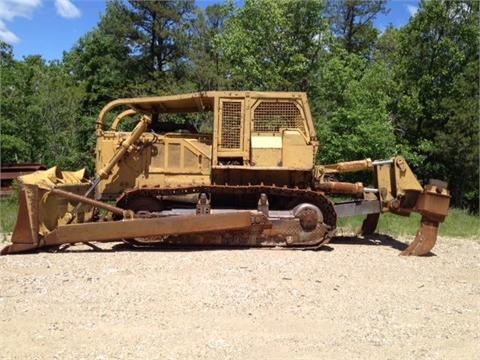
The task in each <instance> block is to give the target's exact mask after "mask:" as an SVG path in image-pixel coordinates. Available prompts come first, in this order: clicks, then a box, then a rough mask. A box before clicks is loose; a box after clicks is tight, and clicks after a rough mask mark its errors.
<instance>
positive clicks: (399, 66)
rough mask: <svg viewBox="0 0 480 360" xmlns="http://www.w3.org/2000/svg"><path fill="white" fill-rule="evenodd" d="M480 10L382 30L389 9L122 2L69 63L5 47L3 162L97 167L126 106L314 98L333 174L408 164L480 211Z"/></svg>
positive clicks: (382, 4) (447, 7)
mask: <svg viewBox="0 0 480 360" xmlns="http://www.w3.org/2000/svg"><path fill="white" fill-rule="evenodd" d="M479 4H480V3H479V2H478V1H474V0H463V1H461V0H458V1H446V0H429V1H422V2H421V3H420V7H419V10H418V12H417V13H416V15H415V16H413V17H412V18H411V19H410V22H409V23H408V24H407V25H406V26H404V27H403V28H401V29H395V28H393V27H389V28H387V29H386V30H384V31H383V32H381V31H379V29H376V28H375V26H374V19H375V17H376V15H378V14H380V13H385V12H387V11H388V9H387V7H386V0H332V1H327V0H304V1H293V0H292V1H286V0H281V1H277V0H246V1H245V2H244V4H243V6H242V7H240V8H238V7H236V6H235V3H234V2H233V1H228V2H225V3H223V4H215V5H211V6H208V7H206V8H200V7H199V6H198V5H197V4H195V2H194V1H193V0H188V1H187V0H185V1H173V0H166V1H158V2H145V1H137V0H128V1H121V0H113V1H110V2H109V3H108V5H107V9H106V12H105V14H104V15H103V16H102V17H101V19H100V21H99V23H98V25H97V27H96V28H94V29H93V30H92V31H91V32H89V33H87V34H85V35H84V36H82V37H81V38H80V39H79V40H78V42H77V43H76V45H75V46H74V47H73V48H72V49H71V50H70V51H68V52H66V53H64V57H63V59H62V60H61V61H54V62H49V63H48V62H45V60H43V59H42V58H41V57H40V56H28V57H25V58H23V59H22V60H16V59H14V57H13V55H12V47H11V46H9V45H7V44H5V43H0V67H1V78H0V80H1V84H0V85H1V86H0V119H1V134H0V139H1V162H2V163H14V162H41V163H44V164H46V165H54V164H58V165H60V166H63V167H66V168H76V167H79V166H85V165H87V166H89V167H90V168H91V166H92V163H93V156H92V155H93V147H94V140H95V139H94V122H95V116H96V114H97V113H98V111H99V110H100V109H101V107H102V106H103V105H105V104H106V102H108V101H109V100H112V99H114V98H117V97H125V96H142V95H153V94H175V93H181V92H186V91H203V90H217V89H250V90H271V91H274V90H288V91H306V92H307V93H308V95H309V99H310V105H311V108H312V111H313V114H314V118H315V119H316V127H317V131H318V134H319V138H320V141H321V144H322V147H321V151H320V154H319V158H318V161H319V162H322V163H331V162H337V161H345V160H354V159H360V158H365V157H371V158H375V159H380V158H386V157H390V156H392V155H394V154H396V153H401V154H403V155H404V156H406V157H407V159H408V160H409V162H410V163H411V164H412V165H413V167H414V169H415V172H416V173H417V175H418V176H419V177H420V178H421V179H422V180H426V179H428V178H431V177H437V178H442V179H444V180H446V181H448V182H449V183H450V188H451V190H452V194H453V203H454V205H456V206H460V207H468V208H470V209H472V210H476V211H478V198H479V170H478V168H479V121H478V114H479V98H478V95H479V89H478V86H479V83H478V75H479V70H480V69H479V59H478V53H479V34H480V32H479V27H478V17H479Z"/></svg>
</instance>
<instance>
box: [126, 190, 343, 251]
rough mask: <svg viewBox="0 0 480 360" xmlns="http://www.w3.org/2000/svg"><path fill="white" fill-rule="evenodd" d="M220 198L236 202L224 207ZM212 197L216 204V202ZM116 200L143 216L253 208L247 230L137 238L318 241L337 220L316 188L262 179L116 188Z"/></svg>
mask: <svg viewBox="0 0 480 360" xmlns="http://www.w3.org/2000/svg"><path fill="white" fill-rule="evenodd" d="M188 195H194V197H196V198H198V200H197V201H196V206H195V207H194V208H192V207H190V209H189V206H188V205H187V204H188V203H181V202H179V201H178V198H180V197H185V196H188ZM237 197H241V198H242V199H241V200H240V201H238V202H237V203H236V204H235V202H234V201H231V200H232V199H235V198H237ZM172 198H173V199H177V200H176V201H175V200H172ZM226 199H228V200H230V204H231V205H236V206H235V207H230V208H225V204H226V203H227V204H228V201H227V202H226V201H225V200H226ZM217 203H218V204H219V205H220V204H221V205H222V207H219V208H216V207H215V205H216V204H217ZM117 205H118V206H119V207H121V208H125V209H131V210H134V211H136V212H137V216H139V217H143V218H152V217H163V216H186V215H214V214H235V213H237V212H238V211H239V208H242V207H243V208H245V209H248V208H250V209H255V208H256V210H257V211H256V212H251V224H252V226H251V228H250V229H248V230H243V231H231V232H225V231H221V232H217V233H209V234H196V235H188V234H187V235H182V236H179V235H172V236H168V237H162V238H160V239H158V238H155V237H150V238H140V239H136V241H137V242H138V243H152V242H153V243H186V244H194V245H208V244H216V245H224V246H266V247H271V246H292V247H293V246H295V247H318V246H321V245H323V244H326V243H328V241H329V240H330V238H331V236H332V234H333V232H334V230H335V227H336V220H337V217H336V213H335V208H334V204H333V203H332V202H331V201H330V200H329V199H328V198H327V197H325V195H324V194H323V193H321V192H317V191H312V190H311V189H289V188H287V187H282V188H280V187H276V186H265V185H245V186H241V185H237V186H228V185H208V186H197V187H178V188H163V189H160V188H141V189H133V190H128V191H126V192H125V193H124V194H122V196H121V197H120V198H119V200H118V201H117ZM182 205H183V206H182ZM272 205H273V206H272ZM175 206H177V207H175ZM179 206H182V207H180V208H179ZM222 220H223V221H225V219H220V218H219V219H218V221H222Z"/></svg>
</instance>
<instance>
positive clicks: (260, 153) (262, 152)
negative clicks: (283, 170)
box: [252, 149, 282, 166]
mask: <svg viewBox="0 0 480 360" xmlns="http://www.w3.org/2000/svg"><path fill="white" fill-rule="evenodd" d="M281 162H282V149H252V165H253V164H254V165H255V166H281V165H282V164H281Z"/></svg>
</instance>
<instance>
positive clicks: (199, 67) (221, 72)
mask: <svg viewBox="0 0 480 360" xmlns="http://www.w3.org/2000/svg"><path fill="white" fill-rule="evenodd" d="M233 9H234V5H233V3H232V2H227V3H225V4H214V5H210V6H207V7H206V8H205V11H202V10H201V9H200V8H197V10H196V11H197V17H196V19H195V21H194V22H193V27H192V41H191V47H190V51H189V53H188V55H189V58H190V61H191V69H190V73H191V76H189V77H190V79H191V80H192V82H194V83H195V88H196V90H199V91H204V90H219V89H223V88H225V87H226V82H227V81H226V80H227V79H226V78H225V74H226V72H227V70H226V69H225V63H224V62H221V61H220V52H219V50H218V49H217V48H216V47H215V40H216V37H218V36H220V35H221V34H222V32H223V30H224V28H225V23H226V21H227V20H228V19H229V18H230V16H231V15H232V12H233Z"/></svg>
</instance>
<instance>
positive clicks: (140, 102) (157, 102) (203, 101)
mask: <svg viewBox="0 0 480 360" xmlns="http://www.w3.org/2000/svg"><path fill="white" fill-rule="evenodd" d="M246 96H251V97H261V98H276V99H278V98H300V97H302V96H305V94H304V93H299V92H250V91H205V92H196V93H189V94H180V95H169V96H150V97H138V98H126V99H117V100H113V101H111V102H109V103H108V104H107V105H105V107H104V108H103V109H102V111H101V112H100V114H99V116H98V120H97V125H99V126H100V127H101V126H102V125H103V124H104V123H105V119H106V116H107V114H108V113H109V112H111V111H112V110H120V109H118V108H125V107H127V108H130V109H132V110H134V111H136V112H138V113H141V114H159V113H189V112H206V111H213V109H214V104H215V98H218V97H227V98H228V97H231V98H244V97H246Z"/></svg>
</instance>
